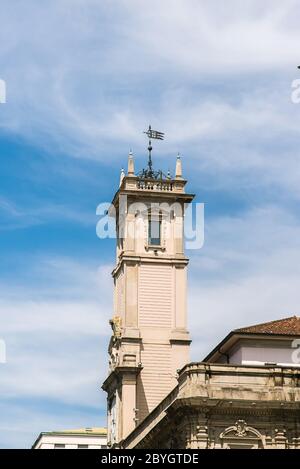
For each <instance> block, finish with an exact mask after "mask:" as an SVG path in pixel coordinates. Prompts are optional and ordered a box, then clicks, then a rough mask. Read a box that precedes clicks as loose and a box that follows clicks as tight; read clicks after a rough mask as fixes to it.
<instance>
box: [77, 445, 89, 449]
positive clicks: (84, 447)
mask: <svg viewBox="0 0 300 469" xmlns="http://www.w3.org/2000/svg"><path fill="white" fill-rule="evenodd" d="M88 447H89V445H78V449H88Z"/></svg>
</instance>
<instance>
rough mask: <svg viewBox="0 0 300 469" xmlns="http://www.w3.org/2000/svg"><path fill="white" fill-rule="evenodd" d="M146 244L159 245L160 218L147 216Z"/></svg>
mask: <svg viewBox="0 0 300 469" xmlns="http://www.w3.org/2000/svg"><path fill="white" fill-rule="evenodd" d="M148 244H149V245H150V246H160V245H161V218H160V217H159V216H157V215H156V216H154V215H151V214H150V215H149V218H148Z"/></svg>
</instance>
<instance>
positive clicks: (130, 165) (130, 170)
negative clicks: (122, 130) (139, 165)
mask: <svg viewBox="0 0 300 469" xmlns="http://www.w3.org/2000/svg"><path fill="white" fill-rule="evenodd" d="M128 176H134V160H133V153H132V151H131V150H130V152H129V155H128Z"/></svg>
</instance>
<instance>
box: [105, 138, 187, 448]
mask: <svg viewBox="0 0 300 469" xmlns="http://www.w3.org/2000/svg"><path fill="white" fill-rule="evenodd" d="M150 130H151V129H150ZM152 132H154V131H152ZM152 137H153V135H152ZM154 138H155V137H154ZM156 138H159V137H156ZM148 149H149V162H148V167H147V169H144V170H143V171H141V172H140V173H139V174H137V175H136V174H135V169H134V160H133V155H132V153H130V154H129V157H128V170H127V174H125V173H124V171H123V170H122V173H121V178H120V187H119V189H118V191H117V192H116V194H115V196H114V198H113V201H112V210H111V215H112V216H115V219H116V233H117V246H116V266H115V268H114V270H113V272H112V276H113V280H114V314H113V318H112V319H111V321H110V324H111V327H112V337H111V339H110V343H109V375H108V377H107V378H106V380H105V381H104V383H103V386H102V388H103V389H104V390H105V391H106V392H107V400H108V442H109V443H110V444H111V445H112V444H117V443H118V442H120V441H121V440H122V439H123V438H124V437H126V436H127V435H128V434H129V433H130V432H131V431H132V430H133V429H134V428H135V426H136V425H137V424H138V423H140V422H141V421H142V420H143V419H144V418H145V417H146V416H147V415H148V413H149V412H150V411H151V410H152V409H153V408H154V407H156V405H158V404H159V403H160V401H161V400H162V399H163V398H164V397H165V396H166V395H167V394H168V393H169V392H170V391H171V390H172V389H173V387H175V386H176V384H177V380H176V375H177V370H178V369H179V368H181V367H182V366H183V365H185V364H186V363H188V362H189V345H190V342H191V341H190V337H189V333H188V330H187V306H186V284H187V265H188V259H187V257H185V254H184V212H185V207H186V204H188V203H190V202H191V201H192V200H193V197H194V196H193V195H192V194H186V193H185V185H186V180H184V179H183V177H182V167H181V159H180V157H179V156H178V157H177V161H176V173H175V177H173V178H172V177H171V176H170V175H169V174H168V175H167V176H166V175H164V174H163V173H162V172H161V171H158V172H155V171H154V170H153V168H152V159H151V150H152V146H151V142H149V148H148Z"/></svg>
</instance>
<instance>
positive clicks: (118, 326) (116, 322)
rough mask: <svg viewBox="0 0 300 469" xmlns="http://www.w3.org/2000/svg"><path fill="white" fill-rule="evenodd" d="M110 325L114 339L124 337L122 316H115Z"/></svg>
mask: <svg viewBox="0 0 300 469" xmlns="http://www.w3.org/2000/svg"><path fill="white" fill-rule="evenodd" d="M109 324H110V325H111V328H112V330H113V335H114V337H117V338H119V337H121V335H122V318H121V317H120V316H114V317H113V318H112V319H111V320H110V321H109Z"/></svg>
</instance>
